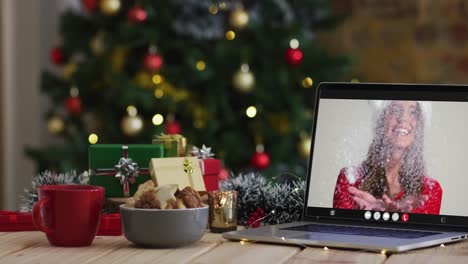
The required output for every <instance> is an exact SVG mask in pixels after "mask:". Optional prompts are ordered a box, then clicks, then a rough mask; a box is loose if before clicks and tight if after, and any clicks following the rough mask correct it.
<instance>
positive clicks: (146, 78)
mask: <svg viewBox="0 0 468 264" xmlns="http://www.w3.org/2000/svg"><path fill="white" fill-rule="evenodd" d="M135 82H136V83H137V84H138V85H139V86H141V87H143V88H151V86H152V84H153V82H152V80H151V74H149V73H148V72H146V71H140V72H137V73H136V75H135Z"/></svg>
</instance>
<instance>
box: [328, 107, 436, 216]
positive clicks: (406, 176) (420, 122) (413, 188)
mask: <svg viewBox="0 0 468 264" xmlns="http://www.w3.org/2000/svg"><path fill="white" fill-rule="evenodd" d="M371 104H372V105H373V106H374V108H375V110H376V112H375V117H376V126H375V130H374V137H373V140H372V143H371V145H370V147H369V150H368V153H367V157H366V159H365V160H364V161H363V162H362V163H361V165H359V166H357V167H353V168H344V169H342V170H341V171H340V174H339V175H338V179H337V183H336V187H335V192H334V196H333V207H334V208H343V209H361V210H376V211H398V212H412V213H421V214H439V213H440V205H441V201H442V188H441V187H440V184H439V182H437V181H436V180H435V179H432V178H429V177H428V176H427V173H426V167H425V165H424V155H423V145H424V144H423V143H424V129H425V123H426V124H427V122H428V121H429V120H428V119H429V116H430V104H429V103H428V102H416V101H379V100H374V101H371Z"/></svg>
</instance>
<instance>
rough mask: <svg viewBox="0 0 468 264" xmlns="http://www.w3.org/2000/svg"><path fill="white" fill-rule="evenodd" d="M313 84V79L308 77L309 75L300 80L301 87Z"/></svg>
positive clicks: (308, 86)
mask: <svg viewBox="0 0 468 264" xmlns="http://www.w3.org/2000/svg"><path fill="white" fill-rule="evenodd" d="M313 84H314V80H312V78H310V77H305V78H304V79H303V80H302V87H304V88H310V87H312V85H313Z"/></svg>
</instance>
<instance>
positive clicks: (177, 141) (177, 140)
mask: <svg viewBox="0 0 468 264" xmlns="http://www.w3.org/2000/svg"><path fill="white" fill-rule="evenodd" d="M152 142H153V144H162V145H163V148H164V157H185V156H186V148H187V139H186V138H185V137H184V136H182V135H178V134H173V135H166V134H163V133H161V135H158V136H155V138H154V139H153V141H152Z"/></svg>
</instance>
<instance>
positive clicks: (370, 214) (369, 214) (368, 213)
mask: <svg viewBox="0 0 468 264" xmlns="http://www.w3.org/2000/svg"><path fill="white" fill-rule="evenodd" d="M371 217H372V213H371V212H370V211H367V212H365V213H364V218H365V219H367V220H369V219H371Z"/></svg>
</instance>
